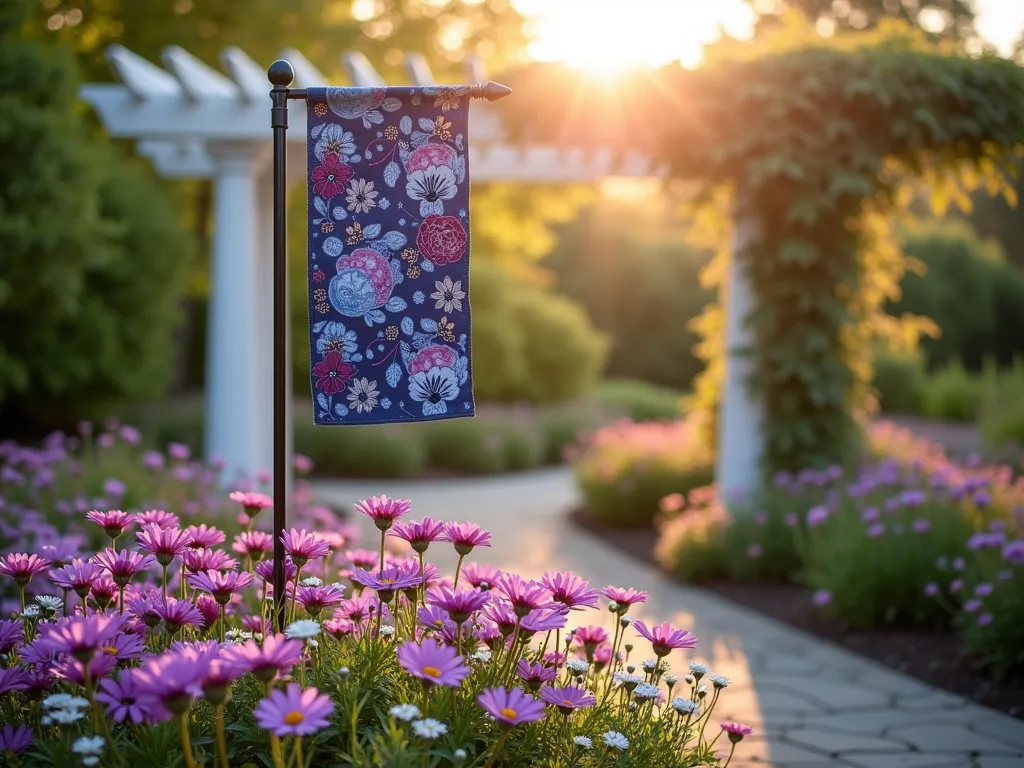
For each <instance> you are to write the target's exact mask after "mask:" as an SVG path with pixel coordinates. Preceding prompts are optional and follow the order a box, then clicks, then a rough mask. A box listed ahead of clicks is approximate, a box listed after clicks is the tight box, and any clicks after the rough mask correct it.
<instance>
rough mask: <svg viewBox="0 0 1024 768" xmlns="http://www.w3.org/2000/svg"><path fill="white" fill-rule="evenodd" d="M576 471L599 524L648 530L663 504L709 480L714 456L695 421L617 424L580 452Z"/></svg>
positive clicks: (590, 513) (608, 428)
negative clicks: (704, 441)
mask: <svg viewBox="0 0 1024 768" xmlns="http://www.w3.org/2000/svg"><path fill="white" fill-rule="evenodd" d="M574 471H575V474H576V481H577V483H578V484H579V487H580V492H581V493H582V494H583V498H584V501H585V503H586V508H587V513H588V514H589V515H590V516H591V517H593V518H594V519H596V520H600V521H601V522H604V523H607V524H610V525H616V526H621V527H623V528H636V527H644V526H649V525H651V524H652V522H653V521H654V519H655V516H656V515H657V513H658V509H659V505H660V504H661V500H662V499H663V498H665V497H666V496H669V495H670V494H686V493H688V492H689V491H690V490H692V489H694V488H700V487H702V486H705V485H708V484H709V483H710V482H711V481H712V476H713V468H712V456H711V454H710V452H709V451H708V450H707V449H706V447H705V446H704V444H703V442H702V441H701V440H700V431H699V425H698V424H697V423H696V422H695V421H694V420H692V419H691V420H689V421H677V422H668V423H661V422H648V423H646V424H637V423H634V422H630V421H621V422H616V423H614V424H611V425H609V426H606V427H602V428H601V429H599V430H597V432H595V433H594V434H593V435H592V436H591V437H590V438H589V439H588V440H587V441H586V442H584V443H583V445H581V446H580V447H579V448H578V453H577V456H576V460H575V464H574Z"/></svg>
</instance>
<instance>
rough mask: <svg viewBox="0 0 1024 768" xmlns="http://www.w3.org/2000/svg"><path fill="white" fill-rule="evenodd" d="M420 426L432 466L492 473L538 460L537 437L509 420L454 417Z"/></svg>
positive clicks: (517, 467) (472, 472)
mask: <svg viewBox="0 0 1024 768" xmlns="http://www.w3.org/2000/svg"><path fill="white" fill-rule="evenodd" d="M420 430H421V435H420V437H421V439H422V440H423V441H424V444H425V447H426V451H427V461H428V463H429V465H430V466H431V467H436V468H439V469H446V470H450V471H453V472H460V473H466V474H491V473H495V472H506V471H509V470H516V469H528V468H530V467H535V466H537V465H539V464H540V460H541V446H540V442H539V440H538V439H537V438H536V436H535V435H533V434H529V433H527V432H526V430H524V429H521V428H518V427H515V426H512V425H510V424H503V423H501V422H494V421H491V422H485V421H482V420H478V419H453V420H451V421H446V422H438V423H435V424H430V425H424V426H422V427H421V428H420Z"/></svg>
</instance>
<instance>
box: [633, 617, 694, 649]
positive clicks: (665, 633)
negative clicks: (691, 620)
mask: <svg viewBox="0 0 1024 768" xmlns="http://www.w3.org/2000/svg"><path fill="white" fill-rule="evenodd" d="M633 628H634V629H635V630H636V631H637V634H639V635H640V636H641V637H643V638H645V639H646V640H648V641H649V642H650V643H651V646H652V647H653V648H654V654H655V655H656V656H658V657H662V656H668V655H669V654H670V653H671V652H672V651H673V650H675V649H676V648H696V647H697V638H696V637H694V636H693V635H692V634H690V633H689V632H687V631H686V630H685V629H673V628H672V626H671V625H670V624H669V623H668V622H667V621H666V622H663V623H662V624H660V625H658V624H655V625H654V626H652V627H650V628H648V627H647V625H646V624H644V623H643V622H642V621H640V620H639V619H637V620H636V621H634V622H633Z"/></svg>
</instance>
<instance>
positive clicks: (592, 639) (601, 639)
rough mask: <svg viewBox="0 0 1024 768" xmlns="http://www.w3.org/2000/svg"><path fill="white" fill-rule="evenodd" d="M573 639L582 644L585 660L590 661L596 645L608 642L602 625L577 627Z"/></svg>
mask: <svg viewBox="0 0 1024 768" xmlns="http://www.w3.org/2000/svg"><path fill="white" fill-rule="evenodd" d="M573 640H575V641H576V642H577V643H578V644H579V645H582V646H583V650H585V651H586V652H587V660H588V661H592V660H593V655H594V651H595V650H597V646H599V645H601V644H603V643H606V642H608V633H607V632H606V631H605V630H604V629H603V628H602V627H597V626H592V625H591V626H586V627H579V628H578V629H577V630H576V633H575V634H574V635H573Z"/></svg>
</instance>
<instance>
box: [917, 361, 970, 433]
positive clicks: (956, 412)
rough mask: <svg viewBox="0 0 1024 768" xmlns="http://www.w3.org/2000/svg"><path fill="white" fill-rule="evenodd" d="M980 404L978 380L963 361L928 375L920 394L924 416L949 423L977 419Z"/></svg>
mask: <svg viewBox="0 0 1024 768" xmlns="http://www.w3.org/2000/svg"><path fill="white" fill-rule="evenodd" d="M979 401H980V391H979V387H978V381H977V379H976V377H974V376H971V375H970V374H968V373H967V371H966V370H964V367H963V365H961V364H960V363H959V361H957V362H954V363H952V364H950V365H948V366H946V367H945V368H942V369H940V370H937V371H935V372H934V373H932V374H930V375H929V376H927V377H926V378H925V379H924V386H923V387H922V389H921V395H920V402H921V413H922V415H924V416H928V417H929V418H933V419H943V420H945V421H971V420H973V419H974V417H975V416H976V414H977V412H978V406H979Z"/></svg>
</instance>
